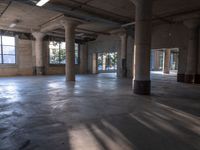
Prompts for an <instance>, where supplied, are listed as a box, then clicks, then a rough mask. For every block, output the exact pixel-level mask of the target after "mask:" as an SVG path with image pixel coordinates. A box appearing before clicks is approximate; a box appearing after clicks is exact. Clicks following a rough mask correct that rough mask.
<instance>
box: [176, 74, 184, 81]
mask: <svg viewBox="0 0 200 150" xmlns="http://www.w3.org/2000/svg"><path fill="white" fill-rule="evenodd" d="M177 82H185V74H177Z"/></svg>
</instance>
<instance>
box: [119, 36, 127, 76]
mask: <svg viewBox="0 0 200 150" xmlns="http://www.w3.org/2000/svg"><path fill="white" fill-rule="evenodd" d="M120 39H121V49H120V58H121V59H120V61H121V62H120V77H122V78H125V77H127V35H126V33H125V32H124V33H122V34H120Z"/></svg>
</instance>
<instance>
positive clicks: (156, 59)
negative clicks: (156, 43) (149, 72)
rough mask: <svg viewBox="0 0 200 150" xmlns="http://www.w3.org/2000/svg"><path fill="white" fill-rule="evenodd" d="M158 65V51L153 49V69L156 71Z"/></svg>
mask: <svg viewBox="0 0 200 150" xmlns="http://www.w3.org/2000/svg"><path fill="white" fill-rule="evenodd" d="M159 66H160V57H159V51H158V50H154V70H155V71H158V70H159Z"/></svg>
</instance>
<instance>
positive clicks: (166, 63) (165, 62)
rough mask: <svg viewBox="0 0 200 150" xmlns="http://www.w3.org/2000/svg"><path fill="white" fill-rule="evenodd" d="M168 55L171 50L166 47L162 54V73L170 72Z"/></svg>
mask: <svg viewBox="0 0 200 150" xmlns="http://www.w3.org/2000/svg"><path fill="white" fill-rule="evenodd" d="M170 56H171V50H170V49H166V50H165V55H164V63H163V73H164V74H169V73H170Z"/></svg>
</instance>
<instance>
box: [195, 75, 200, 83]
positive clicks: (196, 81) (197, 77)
mask: <svg viewBox="0 0 200 150" xmlns="http://www.w3.org/2000/svg"><path fill="white" fill-rule="evenodd" d="M195 83H196V84H200V74H196V75H195Z"/></svg>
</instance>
